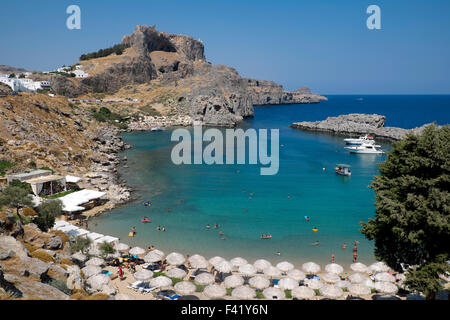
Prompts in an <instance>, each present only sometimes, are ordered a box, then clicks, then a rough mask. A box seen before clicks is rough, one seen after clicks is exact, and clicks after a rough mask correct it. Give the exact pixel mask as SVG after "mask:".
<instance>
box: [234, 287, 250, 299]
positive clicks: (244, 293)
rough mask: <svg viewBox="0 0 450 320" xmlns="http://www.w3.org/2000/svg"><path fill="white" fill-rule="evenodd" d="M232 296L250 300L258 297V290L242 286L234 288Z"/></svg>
mask: <svg viewBox="0 0 450 320" xmlns="http://www.w3.org/2000/svg"><path fill="white" fill-rule="evenodd" d="M231 296H232V297H234V298H238V299H243V300H250V299H253V298H254V297H256V291H255V290H254V289H252V288H249V287H247V286H240V287H237V288H235V289H233V291H232V292H231Z"/></svg>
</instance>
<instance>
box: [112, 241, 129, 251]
mask: <svg viewBox="0 0 450 320" xmlns="http://www.w3.org/2000/svg"><path fill="white" fill-rule="evenodd" d="M115 249H116V250H117V251H128V250H130V246H129V245H127V244H125V243H119V244H117V245H116V246H115Z"/></svg>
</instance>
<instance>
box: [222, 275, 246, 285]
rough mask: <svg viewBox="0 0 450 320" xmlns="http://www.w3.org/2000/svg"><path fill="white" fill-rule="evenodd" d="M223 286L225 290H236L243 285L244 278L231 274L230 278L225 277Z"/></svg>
mask: <svg viewBox="0 0 450 320" xmlns="http://www.w3.org/2000/svg"><path fill="white" fill-rule="evenodd" d="M223 284H224V285H225V288H237V287H240V286H242V285H243V284H244V278H242V277H241V276H238V275H235V274H233V275H231V276H228V277H226V278H225V281H224V282H223Z"/></svg>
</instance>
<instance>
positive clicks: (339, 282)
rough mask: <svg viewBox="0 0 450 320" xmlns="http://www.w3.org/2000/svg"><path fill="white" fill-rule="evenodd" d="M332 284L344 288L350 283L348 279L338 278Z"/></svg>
mask: <svg viewBox="0 0 450 320" xmlns="http://www.w3.org/2000/svg"><path fill="white" fill-rule="evenodd" d="M334 285H335V286H336V287H339V288H341V289H344V288H348V287H350V285H351V283H350V281H346V280H339V281H338V282H336V283H335V284H334Z"/></svg>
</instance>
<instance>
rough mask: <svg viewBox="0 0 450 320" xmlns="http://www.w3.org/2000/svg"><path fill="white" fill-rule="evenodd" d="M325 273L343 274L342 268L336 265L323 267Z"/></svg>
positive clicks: (331, 264)
mask: <svg viewBox="0 0 450 320" xmlns="http://www.w3.org/2000/svg"><path fill="white" fill-rule="evenodd" d="M325 271H326V272H328V273H335V274H341V273H342V272H344V268H342V266H340V265H338V264H337V263H330V264H327V265H326V266H325Z"/></svg>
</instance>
